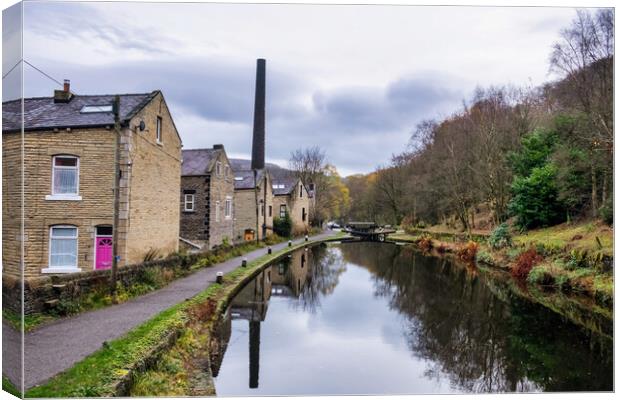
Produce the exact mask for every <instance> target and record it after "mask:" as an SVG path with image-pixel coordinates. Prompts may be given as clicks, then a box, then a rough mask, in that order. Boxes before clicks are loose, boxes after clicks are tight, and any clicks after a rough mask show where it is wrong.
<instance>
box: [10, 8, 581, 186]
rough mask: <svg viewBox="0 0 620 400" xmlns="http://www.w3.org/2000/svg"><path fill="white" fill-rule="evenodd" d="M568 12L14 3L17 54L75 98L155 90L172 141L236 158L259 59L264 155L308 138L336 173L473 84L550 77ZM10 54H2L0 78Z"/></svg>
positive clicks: (248, 130)
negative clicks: (20, 6)
mask: <svg viewBox="0 0 620 400" xmlns="http://www.w3.org/2000/svg"><path fill="white" fill-rule="evenodd" d="M574 15H575V10H574V9H570V8H540V7H539V8H526V7H521V8H515V7H511V8H490V7H419V6H396V7H390V6H310V5H264V4H263V5H248V4H246V5H240V4H196V3H188V4H166V3H39V2H27V3H25V5H24V58H25V59H26V60H27V61H29V62H30V63H32V64H34V65H36V66H37V67H39V68H41V69H42V70H43V71H45V72H47V73H48V74H49V75H51V76H52V77H54V78H56V79H58V80H62V79H65V78H67V79H70V80H71V85H72V89H73V90H74V91H75V92H77V93H78V94H112V93H131V92H148V91H151V90H154V89H161V90H162V91H163V93H164V96H165V98H166V100H167V102H168V105H169V107H170V109H171V112H172V115H173V118H174V120H175V123H176V126H177V128H178V129H179V131H180V134H181V138H182V139H183V146H184V148H186V149H190V148H198V147H210V146H212V145H213V144H214V143H223V144H224V145H225V147H226V149H227V152H228V153H229V155H230V156H233V157H249V153H250V150H251V134H252V118H253V101H254V79H255V63H256V58H266V59H267V122H266V130H267V158H268V161H272V162H276V163H279V164H282V165H284V166H285V165H286V160H287V159H288V157H289V154H290V152H291V151H293V150H295V149H296V148H299V147H307V146H313V145H318V146H321V147H322V148H324V149H325V150H326V151H327V155H328V158H329V160H330V161H331V162H332V163H333V164H335V165H336V167H337V168H338V170H339V171H340V172H341V174H342V175H349V174H352V173H358V172H370V171H372V170H373V169H374V168H375V167H376V166H377V165H379V164H381V163H384V162H386V161H387V160H388V159H389V158H390V156H391V155H392V154H393V153H398V152H400V151H402V150H403V149H404V148H405V146H406V144H407V141H408V138H409V135H410V133H411V131H412V129H413V128H414V127H415V124H416V123H417V122H418V121H420V120H421V119H426V118H441V117H444V116H446V115H449V114H450V113H452V112H454V111H456V110H457V109H458V108H459V107H460V105H461V104H462V101H463V99H464V98H468V97H470V95H471V94H472V92H473V90H474V88H475V87H476V86H477V85H480V86H489V85H499V84H514V85H525V84H528V83H530V82H531V84H534V85H538V84H540V83H542V82H545V81H548V80H551V79H553V77H552V76H550V75H549V73H548V71H549V68H548V59H549V53H550V50H551V46H552V44H553V42H554V41H556V40H557V39H558V34H559V31H560V30H561V29H562V28H563V27H566V26H567V25H568V24H569V23H570V20H571V19H572V18H573V17H574ZM3 17H4V18H3V21H4V28H3V34H4V35H3V37H4V49H5V50H6V49H7V48H9V49H10V48H19V47H18V45H17V44H16V43H18V37H19V35H18V32H19V26H18V25H17V24H16V22H17V21H19V18H12V19H7V15H6V12H5V15H4V16H3ZM16 46H17V47H16ZM5 54H6V53H5ZM18 59H19V58H17V60H18ZM14 62H15V59H11V58H10V57H8V58H7V57H6V56H5V57H4V58H3V71H4V72H3V74H4V73H6V71H7V70H8V68H10V67H11V66H12V64H14ZM12 74H13V75H12V76H13V78H15V77H18V76H19V68H18V69H16V70H15V71H14V72H13V73H12ZM9 78H10V77H9ZM24 79H25V86H24V91H25V96H26V97H31V96H49V95H51V94H52V91H53V90H54V89H55V88H57V85H56V84H55V83H54V82H52V81H51V80H49V79H48V78H46V77H44V76H43V75H41V74H40V73H38V72H36V71H34V70H33V69H32V68H30V67H29V66H25V67H24ZM14 80H15V79H14ZM3 83H4V94H3V100H7V99H8V98H10V97H13V98H14V97H18V92H17V91H16V89H14V90H12V91H11V85H10V79H7V80H5V81H4V82H3ZM17 87H18V86H17Z"/></svg>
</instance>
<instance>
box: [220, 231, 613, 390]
mask: <svg viewBox="0 0 620 400" xmlns="http://www.w3.org/2000/svg"><path fill="white" fill-rule="evenodd" d="M488 279H489V277H488V276H486V275H484V274H472V273H471V271H470V270H468V269H467V268H462V267H459V266H456V265H452V264H451V263H450V262H448V261H446V260H445V259H444V260H442V259H437V258H432V257H426V256H422V255H420V254H419V253H417V252H415V251H412V250H411V249H409V248H407V247H401V246H395V245H389V244H379V243H351V244H341V245H337V246H330V247H327V246H316V247H313V248H311V249H309V250H301V251H298V252H295V253H294V254H293V255H292V257H290V258H286V259H284V260H282V261H281V262H278V263H276V264H274V265H272V266H271V267H268V268H267V269H265V270H264V271H263V272H262V273H261V274H260V275H259V276H257V278H256V279H255V280H253V281H252V282H251V283H250V284H248V285H247V286H246V287H245V288H243V290H242V291H241V292H240V293H239V294H238V295H237V296H236V297H235V299H234V300H233V302H232V304H231V307H230V309H229V310H228V313H229V316H230V319H229V321H228V327H227V324H226V323H223V328H222V332H223V334H222V335H221V340H220V342H219V344H218V345H217V346H216V347H217V348H218V349H220V351H215V354H216V356H215V357H214V356H212V359H211V363H212V370H213V371H214V372H213V374H214V376H215V377H216V379H215V381H216V390H217V392H218V394H220V395H248V394H265V395H270V394H273V395H278V394H284V395H287V394H288V395H295V394H354V393H369V394H392V393H433V392H439V393H448V392H453V391H457V392H506V391H509V392H515V391H540V390H542V391H569V390H570V391H573V390H588V391H599V390H605V391H608V390H612V389H613V386H612V382H613V380H612V377H613V375H612V374H613V365H612V343H611V341H609V340H606V339H604V338H599V337H594V336H592V335H588V334H587V333H586V332H584V331H582V330H581V329H579V328H577V327H576V326H574V325H572V324H570V323H569V322H567V321H565V320H563V319H562V318H561V317H559V316H558V315H557V314H554V313H553V312H551V311H548V310H546V309H544V308H542V307H541V306H538V305H535V304H532V303H529V302H526V301H524V300H523V299H520V298H518V297H517V296H513V295H511V294H510V293H509V292H505V293H498V285H497V282H496V281H493V282H491V281H489V280H488ZM491 284H493V290H490V286H491ZM268 307H269V309H270V311H269V313H267V309H268ZM230 320H232V322H231V321H230ZM246 321H247V322H246ZM261 330H262V332H261ZM231 331H232V334H231ZM261 333H262V334H263V337H262V338H261ZM246 336H247V338H246ZM246 340H247V343H248V345H246V346H242V345H241V343H242V342H244V341H246ZM229 341H230V344H229V345H228V348H229V349H228V354H226V355H224V352H225V351H226V343H228V342H229ZM261 350H262V352H261ZM261 357H262V359H261ZM260 362H262V365H259V364H260ZM220 364H221V370H220ZM248 365H249V370H248ZM243 366H245V367H243ZM243 369H245V371H243ZM247 374H249V384H248V385H243V384H242V383H241V382H242V381H243V380H242V376H243V375H246V376H247ZM259 375H260V380H261V381H260V385H259ZM246 382H247V381H246Z"/></svg>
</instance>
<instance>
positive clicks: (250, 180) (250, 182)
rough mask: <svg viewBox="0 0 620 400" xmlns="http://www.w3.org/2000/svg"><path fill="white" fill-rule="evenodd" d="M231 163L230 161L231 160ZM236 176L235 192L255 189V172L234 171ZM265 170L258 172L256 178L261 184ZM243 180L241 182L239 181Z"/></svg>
mask: <svg viewBox="0 0 620 400" xmlns="http://www.w3.org/2000/svg"><path fill="white" fill-rule="evenodd" d="M229 161H230V160H229ZM233 172H234V174H235V190H240V189H254V171H252V170H242V171H239V170H237V171H234V170H233ZM264 173H265V170H263V169H261V170H259V171H258V174H257V176H256V180H257V182H260V180H261V179H263V174H264ZM239 178H241V180H239Z"/></svg>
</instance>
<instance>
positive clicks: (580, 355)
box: [342, 243, 612, 392]
mask: <svg viewBox="0 0 620 400" xmlns="http://www.w3.org/2000/svg"><path fill="white" fill-rule="evenodd" d="M342 253H343V255H344V259H345V260H346V261H349V262H352V263H355V264H357V265H360V266H363V267H365V268H367V269H369V270H370V271H371V272H372V273H373V275H374V276H375V294H376V295H377V296H382V297H386V298H387V299H389V304H390V307H391V308H392V309H395V310H398V311H399V312H400V313H401V314H402V315H403V316H404V317H405V318H406V328H405V337H406V339H407V342H408V343H409V347H410V349H411V351H412V352H413V353H414V354H416V356H418V357H422V358H423V359H425V360H427V361H428V362H429V365H430V368H429V370H428V371H427V373H426V374H427V376H429V377H433V376H437V377H439V376H441V375H446V376H447V377H448V378H449V379H450V382H451V384H452V385H453V386H455V387H458V388H460V389H462V390H466V391H472V392H496V391H532V390H537V389H543V390H553V391H561V390H579V389H582V390H584V389H589V390H604V389H607V390H610V389H611V388H612V387H611V386H612V375H611V373H612V372H611V371H612V363H611V360H612V357H611V352H610V350H609V349H610V348H611V346H609V345H607V346H600V345H597V344H595V342H594V341H592V340H589V339H588V338H587V337H585V336H584V335H583V334H582V333H581V332H578V331H577V330H578V328H577V327H575V326H573V325H570V324H568V323H566V322H564V321H562V320H561V318H560V317H559V316H558V315H557V314H555V313H553V312H551V311H549V310H546V309H543V308H541V307H539V306H535V305H532V304H524V302H523V301H522V300H519V299H517V298H512V297H509V301H508V303H506V302H503V301H502V300H500V299H499V298H497V297H496V296H494V295H493V293H492V292H491V291H490V290H488V288H487V287H486V285H485V283H484V282H485V278H484V276H476V275H474V274H471V273H470V272H468V271H467V269H465V268H462V267H459V266H456V265H452V264H451V263H450V262H448V261H446V260H445V259H438V258H432V257H425V256H422V255H420V254H419V253H417V252H414V251H412V250H410V249H408V248H406V247H405V248H403V247H397V246H394V245H389V244H378V243H364V244H351V245H343V246H342ZM589 343H592V345H593V346H594V347H596V349H597V350H596V352H592V351H590V348H589V347H588V345H587V344H589ZM562 349H570V352H567V351H566V350H564V351H563V350H562ZM601 351H602V354H601ZM567 353H570V354H567Z"/></svg>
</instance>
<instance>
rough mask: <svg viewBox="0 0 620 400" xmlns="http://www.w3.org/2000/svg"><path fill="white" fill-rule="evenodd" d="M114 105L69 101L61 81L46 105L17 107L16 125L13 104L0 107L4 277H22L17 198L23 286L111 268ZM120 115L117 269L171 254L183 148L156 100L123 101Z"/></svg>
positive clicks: (106, 99)
mask: <svg viewBox="0 0 620 400" xmlns="http://www.w3.org/2000/svg"><path fill="white" fill-rule="evenodd" d="M114 98H115V96H114V95H93V96H91V95H89V96H81V95H75V94H73V93H71V91H70V87H69V82H68V81H65V85H64V89H63V90H57V91H55V93H54V96H53V97H39V98H27V99H24V100H23V107H24V110H25V113H24V115H23V119H22V113H21V107H22V101H21V100H15V101H8V102H4V103H3V110H2V111H3V112H2V139H3V146H2V155H3V158H2V167H3V169H2V189H3V194H2V196H3V198H2V200H3V208H2V216H3V223H2V233H3V241H2V264H3V273H4V274H8V275H13V276H19V275H20V269H21V268H20V262H21V254H22V251H21V241H20V237H21V235H20V229H21V217H22V201H21V191H22V189H23V192H24V197H23V216H24V226H23V229H24V237H23V239H24V241H23V272H24V276H25V277H26V279H28V278H33V277H38V276H41V275H48V274H67V273H75V272H84V271H92V270H98V269H107V268H110V266H111V263H112V233H113V232H112V225H113V222H114V191H113V188H114V176H115V172H114V171H115V143H116V142H115V140H116V133H115V132H116V131H115V129H114V114H113V101H114ZM119 110H120V112H119V115H120V122H121V136H120V140H121V146H120V158H121V162H120V169H121V174H120V176H121V179H120V180H119V182H120V190H119V193H120V207H119V208H120V212H119V218H120V219H119V226H118V228H117V229H118V251H119V255H120V261H119V266H121V267H122V266H124V265H127V264H133V263H139V262H141V261H142V260H143V258H144V256H145V254H146V253H147V252H149V251H151V252H157V253H158V254H160V255H162V256H165V255H167V254H169V253H171V252H175V251H177V250H178V243H179V214H180V210H179V203H178V201H179V200H178V199H179V187H180V181H181V146H182V144H181V138H180V136H179V133H178V131H177V129H176V127H175V124H174V121H173V119H172V116H171V115H170V111H169V109H168V106H167V105H166V101H165V100H164V96H163V94H162V93H161V92H160V91H158V90H156V91H153V92H151V93H140V94H122V95H120V107H119ZM22 122H23V135H22ZM22 140H23V146H22ZM22 156H23V161H22ZM22 174H23V180H22Z"/></svg>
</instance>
